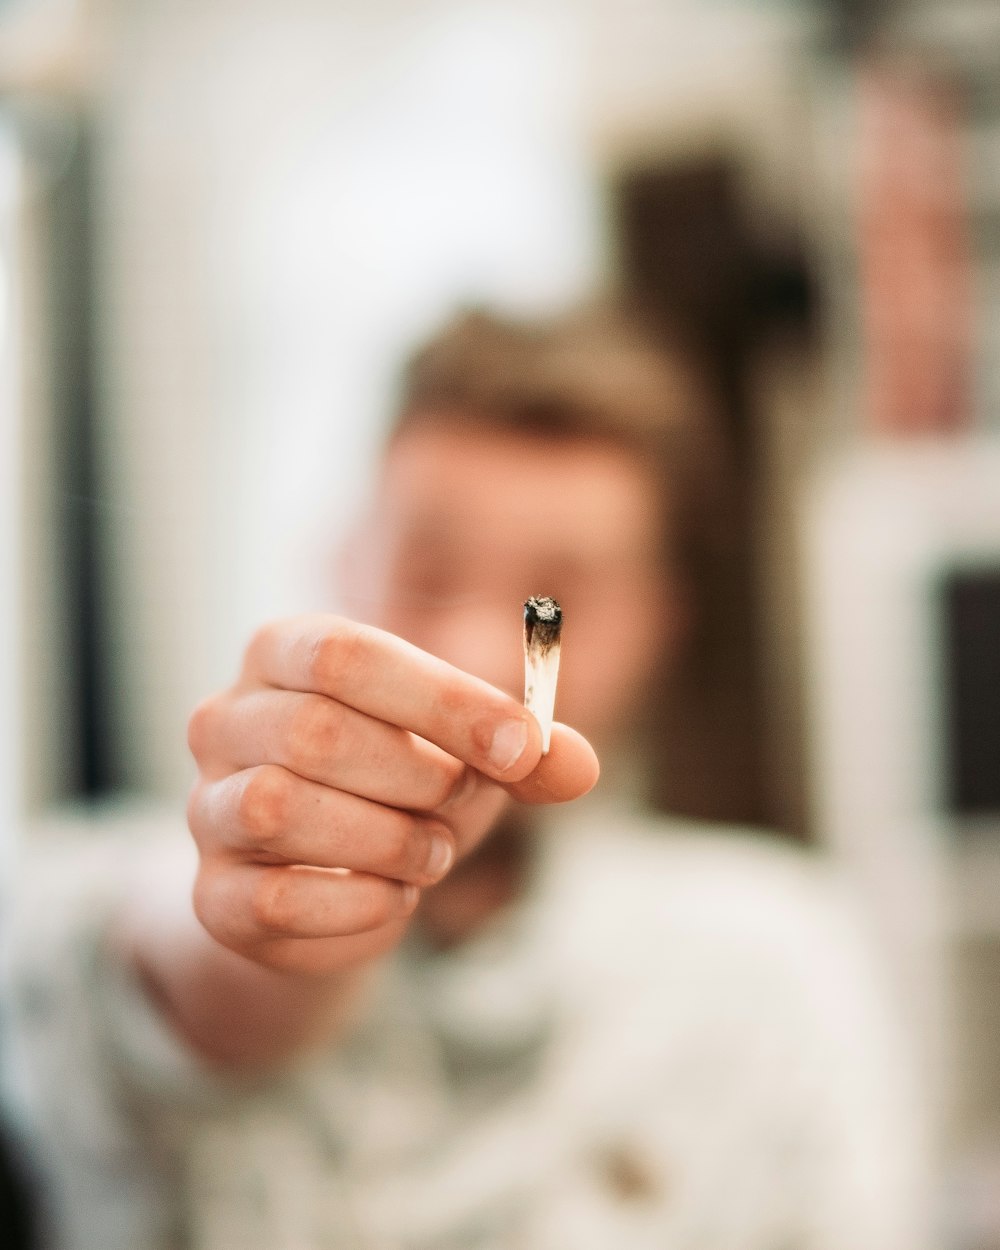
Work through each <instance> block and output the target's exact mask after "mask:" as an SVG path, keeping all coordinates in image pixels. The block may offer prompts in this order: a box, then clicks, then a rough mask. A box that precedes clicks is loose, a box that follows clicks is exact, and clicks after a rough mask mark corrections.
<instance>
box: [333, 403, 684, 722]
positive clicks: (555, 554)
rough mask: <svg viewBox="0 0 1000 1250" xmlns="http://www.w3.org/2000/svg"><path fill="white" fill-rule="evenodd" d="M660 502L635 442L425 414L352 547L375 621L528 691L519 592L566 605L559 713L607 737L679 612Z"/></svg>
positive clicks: (353, 577) (406, 437)
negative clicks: (619, 444)
mask: <svg viewBox="0 0 1000 1250" xmlns="http://www.w3.org/2000/svg"><path fill="white" fill-rule="evenodd" d="M660 552H661V516H660V503H659V501H658V499H657V494H656V490H655V489H654V482H653V479H652V476H651V474H650V473H649V471H648V469H647V468H646V466H645V465H643V463H642V462H641V461H640V460H639V459H638V458H637V457H636V456H635V455H633V454H632V453H630V452H626V451H623V450H620V449H617V448H613V447H610V446H608V445H607V444H604V443H601V442H598V441H591V440H587V439H575V438H568V439H563V438H560V439H547V438H539V437H535V436H531V435H522V434H518V433H514V432H508V431H490V430H480V429H470V428H465V427H462V426H460V425H459V424H457V423H451V422H449V421H448V420H447V419H445V418H441V419H432V418H428V419H426V420H423V421H421V422H420V423H419V424H417V425H415V426H413V427H411V428H409V429H408V430H406V431H405V432H404V433H402V434H401V435H400V436H399V437H398V438H397V439H396V440H395V442H394V443H393V444H392V446H391V448H390V451H389V454H388V457H387V460H386V462H385V465H384V469H383V474H382V478H381V481H380V484H379V488H378V492H377V496H376V501H375V508H374V510H373V513H372V517H371V521H370V524H369V526H368V528H367V529H366V531H365V532H364V534H363V535H362V536H361V537H360V539H359V540H358V542H357V543H356V544H355V546H354V548H353V549H352V552H351V553H350V554H349V557H348V560H347V563H346V571H347V583H348V584H347V586H346V587H345V589H346V590H347V592H348V596H349V597H352V598H354V600H355V603H353V604H352V607H357V608H358V609H359V611H360V614H361V615H363V616H364V617H365V618H366V619H368V620H369V621H370V622H371V623H373V624H376V625H379V626H381V627H382V628H384V629H388V630H391V631H392V632H393V633H395V634H398V635H400V636H401V637H403V638H406V639H408V640H409V641H410V642H413V643H414V644H415V645H417V646H419V647H421V648H423V649H424V650H426V651H429V652H431V653H433V654H434V655H437V656H440V657H441V658H442V659H445V660H447V661H449V662H450V663H452V664H455V665H457V666H458V667H460V668H462V669H465V670H466V671H468V672H471V673H474V674H476V675H477V676H479V677H482V678H484V679H485V680H486V681H489V682H491V683H493V684H494V685H496V686H499V687H501V688H502V689H504V690H507V691H508V692H510V693H511V694H513V695H514V696H515V697H517V698H520V697H521V695H522V693H523V686H524V661H523V651H522V643H521V620H522V603H523V601H524V600H525V599H526V598H527V597H528V596H529V595H532V594H536V595H552V596H553V597H554V598H556V599H558V600H559V602H560V603H561V604H562V607H563V612H564V624H563V647H562V664H561V669H560V677H559V693H558V696H557V700H556V716H557V718H558V719H559V720H562V721H565V722H566V723H567V724H571V725H573V726H574V727H575V728H578V729H579V730H580V731H581V732H583V733H584V734H586V735H587V736H588V737H591V738H592V739H593V740H595V741H596V742H597V743H598V744H601V743H607V741H608V740H609V738H610V737H611V736H612V735H613V734H614V732H615V730H616V729H617V727H618V726H619V725H620V724H621V722H622V720H623V718H624V717H626V716H627V715H628V714H629V712H630V711H631V710H632V707H633V705H634V703H635V702H636V700H637V698H638V696H639V695H640V694H641V691H642V689H643V683H644V681H645V679H646V678H647V677H648V674H649V670H650V666H651V664H652V662H653V661H654V660H655V659H656V658H657V656H658V654H659V651H660V648H661V647H662V646H664V645H670V642H671V640H672V637H673V635H674V634H675V632H676V624H677V620H678V616H677V612H676V597H675V593H674V589H673V588H672V587H671V586H669V585H667V584H665V582H666V577H665V573H664V562H663V560H662V559H661V555H660Z"/></svg>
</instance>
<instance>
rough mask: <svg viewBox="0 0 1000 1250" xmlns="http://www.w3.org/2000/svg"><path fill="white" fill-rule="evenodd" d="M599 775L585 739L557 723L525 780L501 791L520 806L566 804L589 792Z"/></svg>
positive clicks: (597, 764) (566, 726) (599, 766)
mask: <svg viewBox="0 0 1000 1250" xmlns="http://www.w3.org/2000/svg"><path fill="white" fill-rule="evenodd" d="M600 773H601V765H600V761H599V760H598V758H597V753H596V752H595V751H594V748H593V747H592V746H591V745H590V743H589V742H588V741H587V739H586V738H585V737H584V736H583V735H582V734H580V733H578V732H577V731H576V730H575V729H571V728H570V727H569V726H568V725H563V724H560V723H558V722H557V723H555V724H553V726H552V742H551V745H550V747H549V751H548V754H547V755H543V756H541V757H540V759H539V760H538V763H537V765H536V766H535V768H534V769H532V771H531V772H530V773H529V774H528V775H527V776H526V777H524V778H523V779H521V780H520V781H518V782H516V783H513V784H508V785H507V786H506V787H505V788H506V789H507V790H508V791H509V792H510V793H511V794H512V795H513V796H514V797H515V798H516V799H518V800H519V801H520V802H522V803H567V802H570V801H571V800H572V799H579V798H582V797H583V795H585V794H587V793H589V791H591V790H592V789H593V788H594V786H595V785H596V784H597V781H598V778H599V777H600Z"/></svg>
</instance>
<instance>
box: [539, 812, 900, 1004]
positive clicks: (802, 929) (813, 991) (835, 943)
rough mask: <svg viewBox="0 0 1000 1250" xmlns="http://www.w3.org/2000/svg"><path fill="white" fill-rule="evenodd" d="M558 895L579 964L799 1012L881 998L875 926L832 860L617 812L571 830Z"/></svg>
mask: <svg viewBox="0 0 1000 1250" xmlns="http://www.w3.org/2000/svg"><path fill="white" fill-rule="evenodd" d="M556 837H557V849H556V850H555V852H554V854H553V857H552V859H553V863H555V864H558V869H557V871H555V872H551V873H550V875H549V885H548V890H547V895H548V898H549V901H550V903H551V907H552V912H551V914H552V915H553V917H555V916H556V915H561V916H563V917H565V916H567V915H570V916H572V918H573V921H572V925H571V926H569V934H568V936H567V938H566V941H567V942H568V945H569V947H570V950H569V951H568V952H567V954H568V955H570V956H572V957H574V958H575V959H577V960H581V961H586V962H587V963H588V964H589V966H590V967H591V968H600V967H601V966H602V965H605V964H606V965H608V966H609V967H610V968H611V969H612V970H613V975H614V976H615V977H616V979H618V978H620V977H621V976H622V971H621V969H622V966H623V965H624V966H626V967H631V968H632V969H633V970H634V973H635V975H636V976H638V977H641V978H644V979H646V980H647V981H650V980H654V981H655V980H656V979H669V980H670V981H671V982H676V980H677V979H678V978H682V979H690V978H694V979H695V980H697V981H698V982H699V984H701V985H702V986H703V987H704V989H705V991H706V993H708V992H710V991H711V987H712V986H713V985H715V986H716V987H717V988H719V987H721V986H724V985H727V984H732V983H739V984H740V985H742V986H744V987H747V986H750V985H752V986H753V987H754V991H755V992H756V993H758V994H760V995H761V996H762V997H767V998H768V999H770V1000H776V999H782V998H784V999H787V1000H794V1001H795V1002H796V1004H797V1005H798V1006H799V1007H804V1006H806V1005H807V1004H809V1003H811V1004H812V1006H813V1007H814V1008H816V1007H819V1006H820V1002H821V1000H822V1001H825V1002H827V1003H834V1004H836V1003H838V1002H839V1004H840V1007H841V1008H842V1009H844V1010H846V1009H847V1008H848V1004H849V1002H851V1001H853V1002H855V1003H856V1004H857V1006H858V1010H859V1011H860V1010H862V1007H861V1004H860V1001H859V1000H860V999H861V998H862V997H865V996H867V997H872V996H873V995H876V994H880V993H881V992H882V989H881V988H878V989H875V988H872V987H873V985H874V982H875V981H877V980H878V979H879V977H880V976H881V971H880V969H879V966H878V965H879V961H878V958H877V957H876V953H875V945H876V944H875V942H874V940H873V938H872V935H871V933H870V931H869V924H868V919H867V917H866V916H865V914H864V913H863V910H862V909H861V907H860V906H859V905H858V901H857V900H856V898H855V897H854V893H853V890H852V888H851V886H850V884H849V882H848V881H847V880H846V879H845V878H844V876H843V874H842V873H841V872H840V871H839V869H838V868H837V867H836V866H835V864H834V863H833V862H832V861H831V860H830V859H829V858H828V857H827V856H826V855H825V854H824V853H822V852H821V851H818V850H816V849H814V848H806V847H802V846H798V845H794V844H791V843H788V842H785V841H783V840H781V839H779V838H777V837H774V836H770V835H767V834H765V833H762V832H759V831H754V830H742V829H737V828H723V827H718V826H709V825H700V824H695V823H691V822H686V821H685V822H682V821H677V820H673V819H669V818H666V817H656V816H645V815H636V814H631V813H626V812H619V811H605V812H596V811H595V812H590V813H587V814H586V815H585V816H583V817H582V818H581V819H580V820H579V821H576V822H573V821H565V822H561V827H560V828H559V830H558V831H557V834H556Z"/></svg>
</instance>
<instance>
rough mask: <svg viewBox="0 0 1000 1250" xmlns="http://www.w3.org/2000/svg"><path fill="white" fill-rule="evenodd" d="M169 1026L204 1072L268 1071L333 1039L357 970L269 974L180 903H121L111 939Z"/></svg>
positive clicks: (358, 985)
mask: <svg viewBox="0 0 1000 1250" xmlns="http://www.w3.org/2000/svg"><path fill="white" fill-rule="evenodd" d="M111 941H112V943H113V944H114V946H115V947H116V954H117V957H118V958H120V959H122V960H124V961H125V963H126V964H127V965H128V966H130V967H131V968H132V969H133V970H134V972H135V973H136V975H137V976H138V977H139V979H140V980H141V982H142V984H143V986H144V988H145V990H146V992H147V993H148V994H149V995H150V997H151V998H152V1000H153V1001H154V1003H155V1004H156V1006H157V1008H158V1010H159V1011H160V1013H161V1014H162V1015H163V1017H164V1019H165V1020H166V1022H167V1024H168V1025H169V1026H170V1028H171V1029H172V1030H173V1031H174V1032H175V1033H176V1034H177V1035H178V1036H179V1037H180V1038H181V1039H182V1040H183V1041H184V1042H185V1043H186V1044H187V1045H188V1046H189V1047H190V1048H191V1049H192V1050H193V1051H194V1052H195V1053H196V1054H198V1055H199V1056H201V1057H202V1058H203V1059H204V1060H206V1061H207V1062H208V1063H209V1064H210V1065H212V1066H215V1067H219V1068H225V1069H231V1070H252V1069H255V1068H264V1067H271V1066H275V1065H278V1064H280V1063H281V1062H282V1061H284V1060H286V1059H289V1058H291V1057H293V1056H294V1055H296V1054H298V1053H301V1052H303V1051H305V1050H308V1049H310V1048H312V1047H315V1046H319V1045H321V1044H322V1043H323V1042H325V1041H328V1040H330V1039H332V1038H334V1037H335V1036H336V1035H337V1033H338V1032H340V1031H342V1030H343V1029H344V1028H345V1027H347V1025H348V1024H349V1022H350V1019H351V1016H352V1009H354V1008H356V1006H357V1004H358V1000H359V997H360V992H361V990H362V987H363V985H364V982H365V979H366V972H365V968H364V967H354V968H349V969H345V970H342V971H337V972H330V973H326V974H325V975H322V976H319V975H310V974H306V973H296V972H286V971H278V970H275V969H272V968H268V967H264V966H263V965H261V964H257V963H254V962H253V961H252V960H250V959H248V958H246V957H244V956H243V955H238V954H236V953H235V952H233V951H230V950H228V949H227V948H226V947H224V946H222V945H220V943H218V942H217V941H216V940H215V939H214V938H213V937H211V936H210V935H209V934H208V933H207V932H206V931H205V930H204V929H203V928H202V926H201V925H200V924H199V922H198V920H197V918H196V917H195V915H194V911H193V909H192V907H191V905H190V902H189V900H188V897H187V896H186V895H184V894H181V895H177V894H175V895H174V896H173V897H170V896H169V893H168V892H167V891H166V890H165V889H164V886H163V883H160V884H159V887H158V888H157V890H156V892H155V893H152V894H151V893H150V892H149V891H145V890H144V891H141V892H138V893H137V894H136V895H135V896H134V897H132V898H130V899H129V900H128V901H127V903H126V905H125V907H124V909H123V911H122V913H121V915H120V916H119V919H118V923H117V924H116V926H115V929H114V931H113V933H112V935H111Z"/></svg>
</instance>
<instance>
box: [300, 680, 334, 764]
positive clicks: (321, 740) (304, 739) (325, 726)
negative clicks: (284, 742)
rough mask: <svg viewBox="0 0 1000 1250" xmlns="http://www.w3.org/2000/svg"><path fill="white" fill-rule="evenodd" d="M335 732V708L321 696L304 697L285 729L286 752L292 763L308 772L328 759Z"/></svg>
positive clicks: (332, 746) (332, 748)
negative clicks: (286, 736)
mask: <svg viewBox="0 0 1000 1250" xmlns="http://www.w3.org/2000/svg"><path fill="white" fill-rule="evenodd" d="M338 729H339V725H338V717H337V715H336V712H335V708H334V705H333V704H332V703H331V702H330V701H329V700H328V699H324V698H323V697H321V696H319V697H318V696H315V695H311V696H310V695H306V696H305V697H304V698H303V699H302V702H301V703H300V705H299V706H298V707H297V708H296V710H295V712H294V713H293V714H292V718H291V723H290V724H289V727H288V750H289V753H290V757H291V759H292V761H293V763H295V764H297V765H298V766H300V767H304V768H306V769H307V770H309V769H313V768H315V766H316V765H317V764H319V763H321V762H322V761H323V760H325V759H328V758H329V756H330V755H331V753H332V752H333V750H334V749H335V748H336V745H337V739H338V736H339V734H338Z"/></svg>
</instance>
